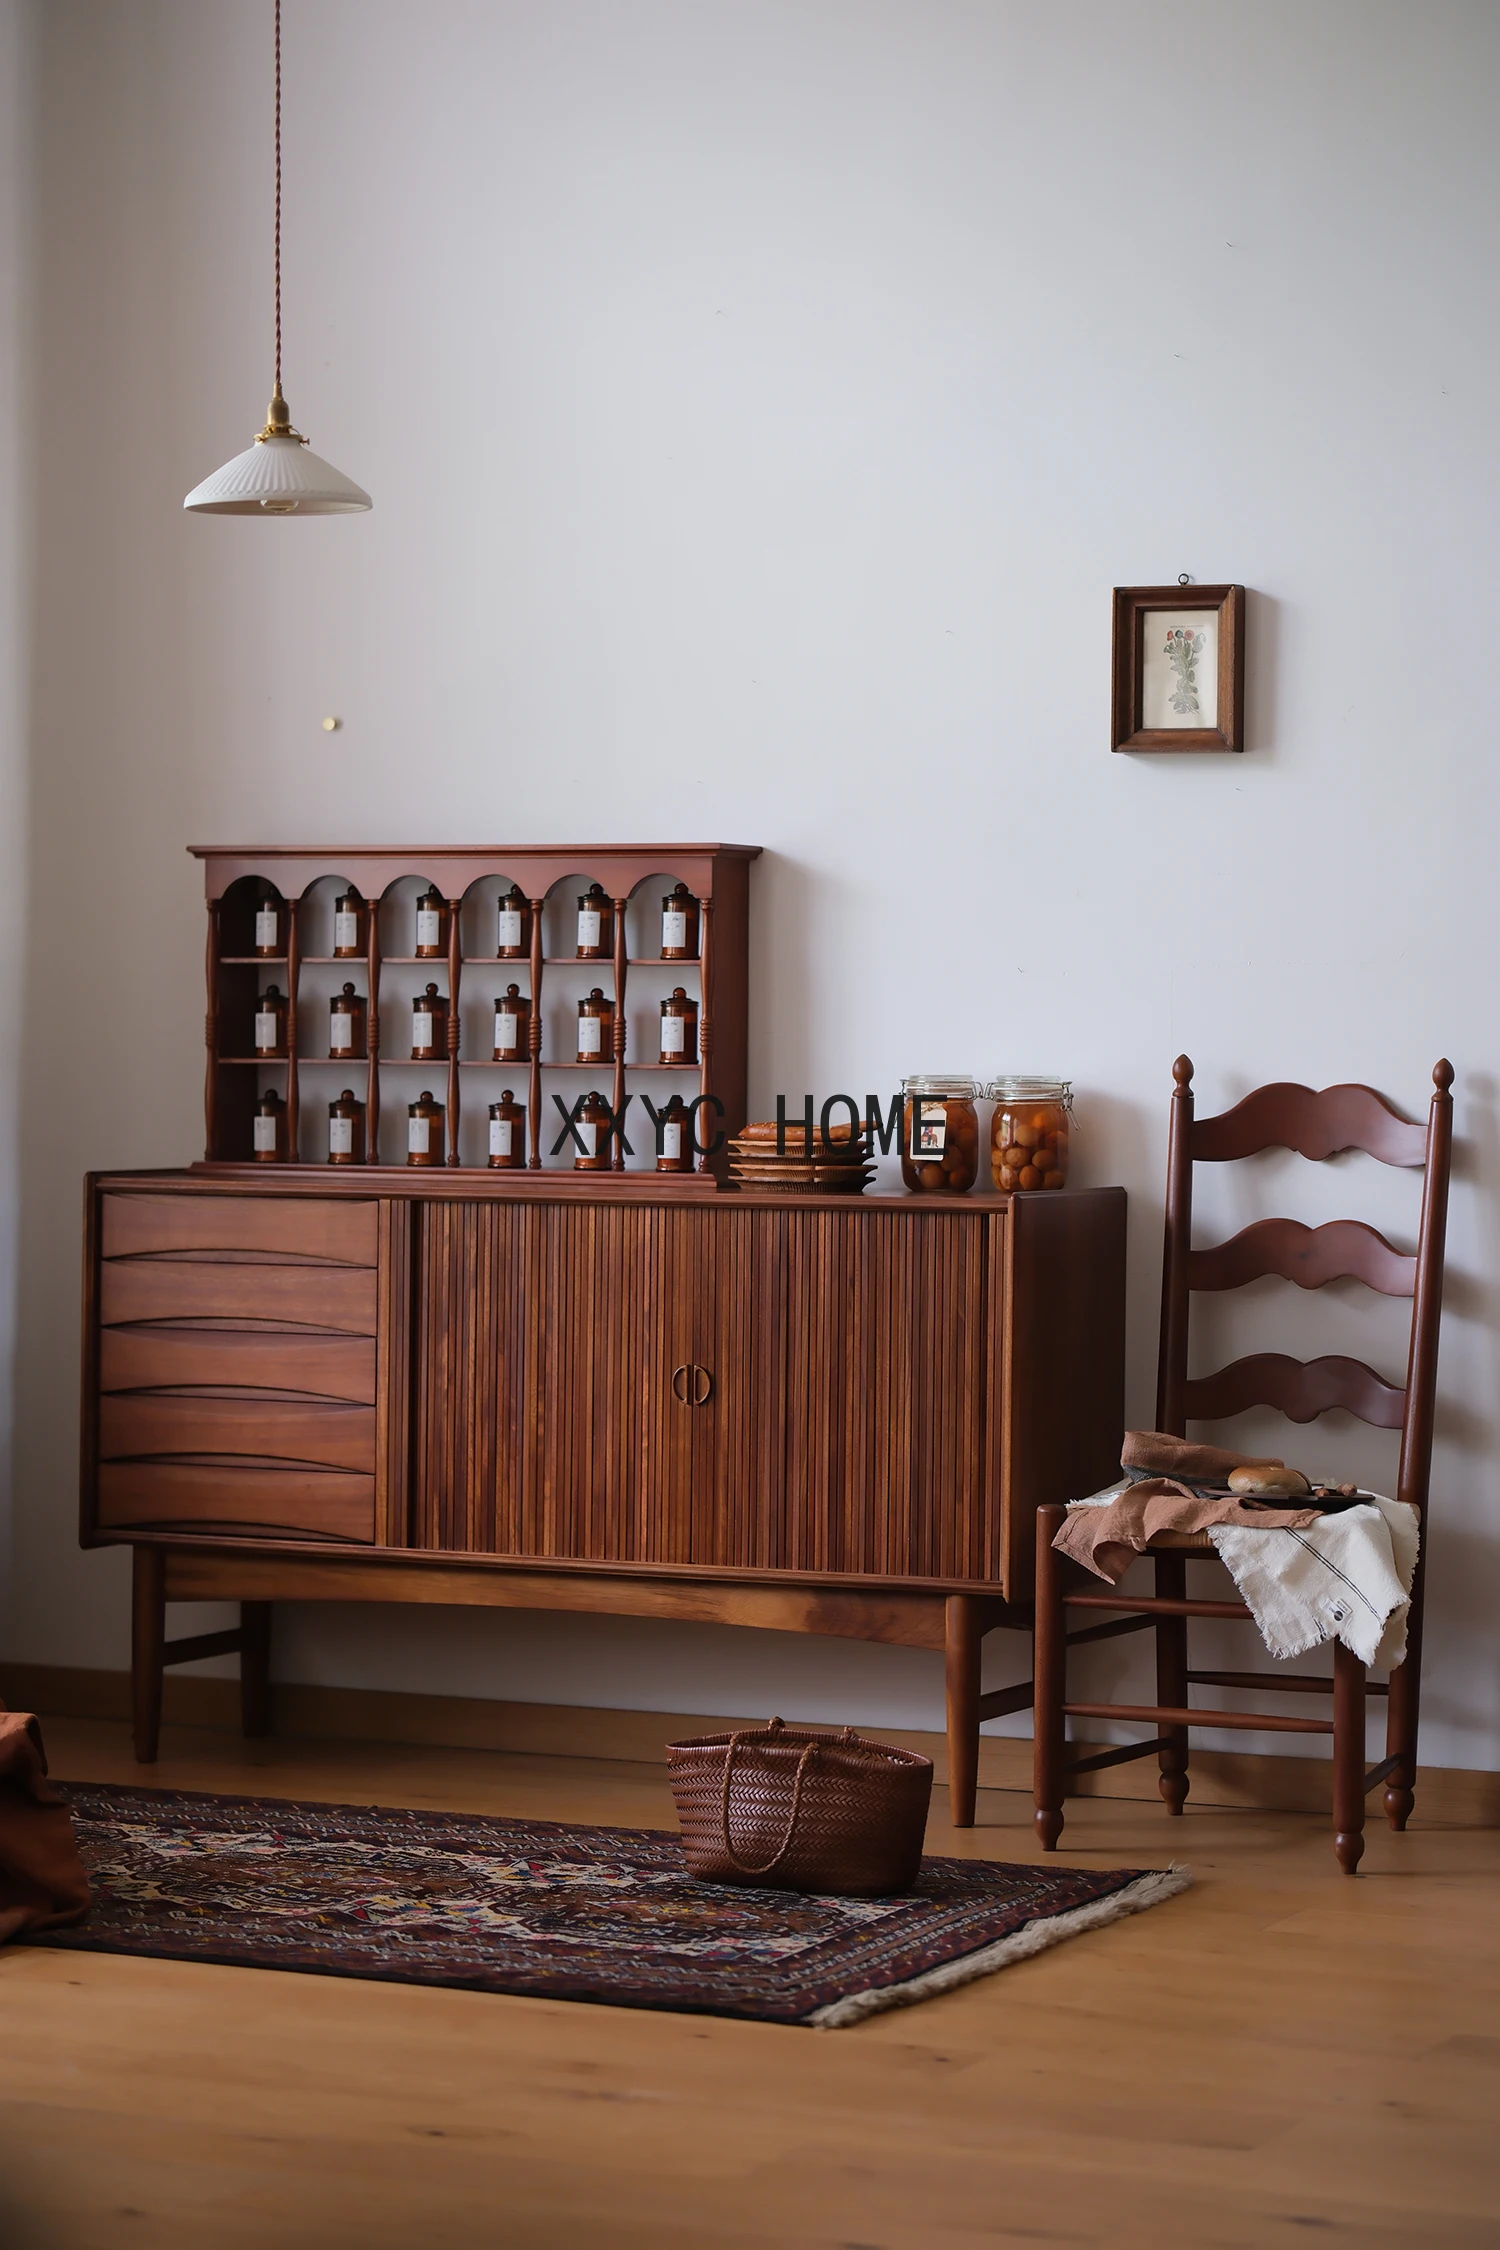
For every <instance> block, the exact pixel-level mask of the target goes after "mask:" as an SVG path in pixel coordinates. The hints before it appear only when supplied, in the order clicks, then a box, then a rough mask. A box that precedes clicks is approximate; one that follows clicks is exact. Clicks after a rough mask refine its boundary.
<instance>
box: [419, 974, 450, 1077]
mask: <svg viewBox="0 0 1500 2250" xmlns="http://www.w3.org/2000/svg"><path fill="white" fill-rule="evenodd" d="M447 1053H448V1003H447V1001H446V1000H445V999H444V998H443V996H442V994H441V993H440V992H439V990H438V988H437V986H436V985H435V984H430V985H428V987H427V990H426V991H425V992H419V993H418V994H417V997H416V998H415V1000H413V1002H412V1004H411V1059H412V1061H413V1062H441V1061H443V1060H445V1059H446V1057H447Z"/></svg>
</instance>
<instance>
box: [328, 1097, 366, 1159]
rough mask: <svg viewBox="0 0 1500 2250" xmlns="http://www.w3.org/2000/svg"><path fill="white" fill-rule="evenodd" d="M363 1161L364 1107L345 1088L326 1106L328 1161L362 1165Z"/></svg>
mask: <svg viewBox="0 0 1500 2250" xmlns="http://www.w3.org/2000/svg"><path fill="white" fill-rule="evenodd" d="M364 1160H365V1105H364V1103H363V1102H362V1101H357V1100H356V1099H355V1095H354V1090H353V1088H352V1087H350V1086H346V1087H345V1088H344V1091H343V1092H342V1093H341V1094H340V1096H339V1098H338V1100H337V1101H336V1102H330V1103H329V1104H328V1161H329V1163H330V1164H363V1162H364Z"/></svg>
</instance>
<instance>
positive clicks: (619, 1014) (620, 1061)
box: [609, 898, 630, 1172]
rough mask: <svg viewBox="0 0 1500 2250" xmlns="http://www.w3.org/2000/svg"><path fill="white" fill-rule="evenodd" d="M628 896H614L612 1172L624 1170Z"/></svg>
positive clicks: (611, 1095) (611, 1098)
mask: <svg viewBox="0 0 1500 2250" xmlns="http://www.w3.org/2000/svg"><path fill="white" fill-rule="evenodd" d="M629 903H630V902H629V900H628V899H623V898H617V899H616V900H615V901H614V909H615V1020H614V1056H615V1075H614V1085H613V1088H612V1090H611V1094H610V1107H611V1108H612V1109H613V1111H614V1114H615V1119H616V1123H617V1130H616V1133H615V1145H614V1150H613V1153H612V1154H611V1157H610V1165H609V1168H610V1170H611V1171H612V1172H623V1171H624V1169H625V966H626V952H625V909H626V907H627V906H628V904H629Z"/></svg>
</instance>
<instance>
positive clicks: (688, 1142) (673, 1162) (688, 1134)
mask: <svg viewBox="0 0 1500 2250" xmlns="http://www.w3.org/2000/svg"><path fill="white" fill-rule="evenodd" d="M692 1123H693V1121H692V1119H691V1118H690V1117H689V1116H688V1113H687V1111H686V1110H685V1109H684V1108H683V1106H682V1096H681V1094H674V1095H673V1096H672V1099H671V1100H670V1101H669V1102H668V1104H667V1106H666V1108H665V1109H664V1110H663V1111H662V1113H661V1116H660V1118H659V1119H658V1121H657V1127H656V1169H657V1171H658V1172H691V1170H692V1169H693V1134H692Z"/></svg>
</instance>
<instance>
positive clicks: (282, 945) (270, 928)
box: [255, 898, 287, 961]
mask: <svg viewBox="0 0 1500 2250" xmlns="http://www.w3.org/2000/svg"><path fill="white" fill-rule="evenodd" d="M286 931H287V912H286V900H285V899H283V898H261V899H257V900H256V902H255V950H256V952H257V953H258V954H259V955H260V958H261V959H262V960H263V961H281V960H284V959H285V958H286Z"/></svg>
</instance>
